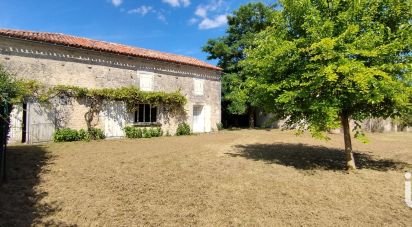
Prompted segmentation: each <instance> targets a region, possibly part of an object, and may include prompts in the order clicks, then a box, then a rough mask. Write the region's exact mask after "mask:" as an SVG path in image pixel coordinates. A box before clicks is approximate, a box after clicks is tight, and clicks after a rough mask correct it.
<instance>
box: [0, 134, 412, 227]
mask: <svg viewBox="0 0 412 227" xmlns="http://www.w3.org/2000/svg"><path fill="white" fill-rule="evenodd" d="M331 137H332V140H331V141H329V142H325V141H318V140H314V139H312V138H311V137H310V136H308V135H304V136H300V137H296V136H294V135H293V133H291V132H281V131H277V130H272V131H265V130H240V131H223V132H220V133H216V134H209V135H198V136H186V137H162V138H152V139H140V140H127V139H124V140H107V141H100V142H89V143H85V142H75V143H61V144H46V145H41V146H14V147H10V151H9V156H8V157H9V172H8V176H9V182H8V183H7V184H5V185H3V186H2V187H1V188H0V226H29V225H58V226H70V225H78V226H136V225H139V226H140V225H168V226H182V225H186V226H187V225H196V226H233V225H235V226H237V225H242V226H243V225H253V226H255V225H261V226H276V225H277V226H280V225H298V226H302V225H303V226H324V225H327V226H332V225H333V226H348V225H351V226H366V225H369V226H376V225H394V226H407V225H409V224H410V223H411V221H412V212H411V209H410V208H408V207H407V206H406V205H405V204H404V201H403V200H404V198H403V195H404V191H403V190H404V177H403V173H404V171H406V170H410V169H411V168H410V165H409V164H412V153H411V150H412V133H409V134H405V133H396V134H395V133H394V134H373V135H369V137H370V139H371V143H370V144H367V145H365V144H360V143H359V142H356V141H355V142H354V149H355V150H356V152H357V154H356V160H357V162H358V165H359V167H360V168H361V169H360V170H358V171H356V172H354V173H350V174H348V173H346V172H345V171H344V156H343V154H342V150H341V149H342V147H343V138H342V136H341V135H331ZM408 223H409V224H408Z"/></svg>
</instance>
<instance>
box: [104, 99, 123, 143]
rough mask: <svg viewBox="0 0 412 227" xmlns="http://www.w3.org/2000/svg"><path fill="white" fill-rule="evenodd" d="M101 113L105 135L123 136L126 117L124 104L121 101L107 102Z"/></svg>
mask: <svg viewBox="0 0 412 227" xmlns="http://www.w3.org/2000/svg"><path fill="white" fill-rule="evenodd" d="M103 114H104V134H105V135H106V137H123V136H124V131H123V128H124V127H125V126H126V119H127V117H128V114H127V110H126V105H125V104H124V103H123V102H107V103H106V104H105V108H104V111H103Z"/></svg>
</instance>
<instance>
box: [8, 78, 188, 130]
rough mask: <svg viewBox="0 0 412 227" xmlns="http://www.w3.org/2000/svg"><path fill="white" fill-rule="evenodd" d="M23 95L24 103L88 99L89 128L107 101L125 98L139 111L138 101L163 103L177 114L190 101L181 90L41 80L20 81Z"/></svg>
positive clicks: (87, 121)
mask: <svg viewBox="0 0 412 227" xmlns="http://www.w3.org/2000/svg"><path fill="white" fill-rule="evenodd" d="M19 86H20V87H21V88H20V90H21V91H22V92H21V95H20V96H19V97H18V98H17V99H16V100H15V102H16V103H18V102H22V101H23V100H24V99H25V98H35V99H37V100H38V101H39V102H41V103H49V102H50V101H51V100H52V99H53V98H56V97H68V98H76V99H77V98H84V99H86V105H87V106H88V107H89V109H88V111H87V112H86V113H85V114H84V117H85V120H86V123H87V128H88V130H91V129H93V128H94V126H93V125H92V122H93V119H94V117H95V116H98V114H99V113H100V111H101V110H102V107H103V102H104V101H122V102H124V103H125V104H126V106H127V109H128V110H129V111H134V110H136V108H137V106H138V104H151V105H155V106H160V105H162V106H163V107H165V109H166V110H167V111H168V112H171V113H174V112H178V111H179V110H182V109H183V107H184V105H185V104H186V102H187V99H186V97H185V96H183V95H182V94H181V93H180V91H175V92H171V93H166V92H161V91H160V92H159V91H153V92H148V91H141V90H140V89H138V88H137V87H133V86H131V87H120V88H85V87H78V86H69V85H57V86H52V87H46V86H45V85H42V84H40V83H38V82H37V81H19Z"/></svg>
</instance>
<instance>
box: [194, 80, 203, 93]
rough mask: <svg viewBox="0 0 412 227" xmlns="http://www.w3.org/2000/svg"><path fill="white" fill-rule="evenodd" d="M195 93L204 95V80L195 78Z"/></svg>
mask: <svg viewBox="0 0 412 227" xmlns="http://www.w3.org/2000/svg"><path fill="white" fill-rule="evenodd" d="M193 84H194V93H195V95H203V80H201V79H195V78H193Z"/></svg>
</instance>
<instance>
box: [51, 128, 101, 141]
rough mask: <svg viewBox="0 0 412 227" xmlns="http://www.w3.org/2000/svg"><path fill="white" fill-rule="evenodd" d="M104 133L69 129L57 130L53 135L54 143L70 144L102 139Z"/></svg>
mask: <svg viewBox="0 0 412 227" xmlns="http://www.w3.org/2000/svg"><path fill="white" fill-rule="evenodd" d="M104 138H105V136H104V132H103V130H101V129H98V128H92V129H90V130H84V129H80V130H79V131H77V130H75V129H70V128H62V129H58V130H57V131H56V132H55V133H54V135H53V140H54V142H71V141H80V140H83V141H90V140H100V139H104Z"/></svg>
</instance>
